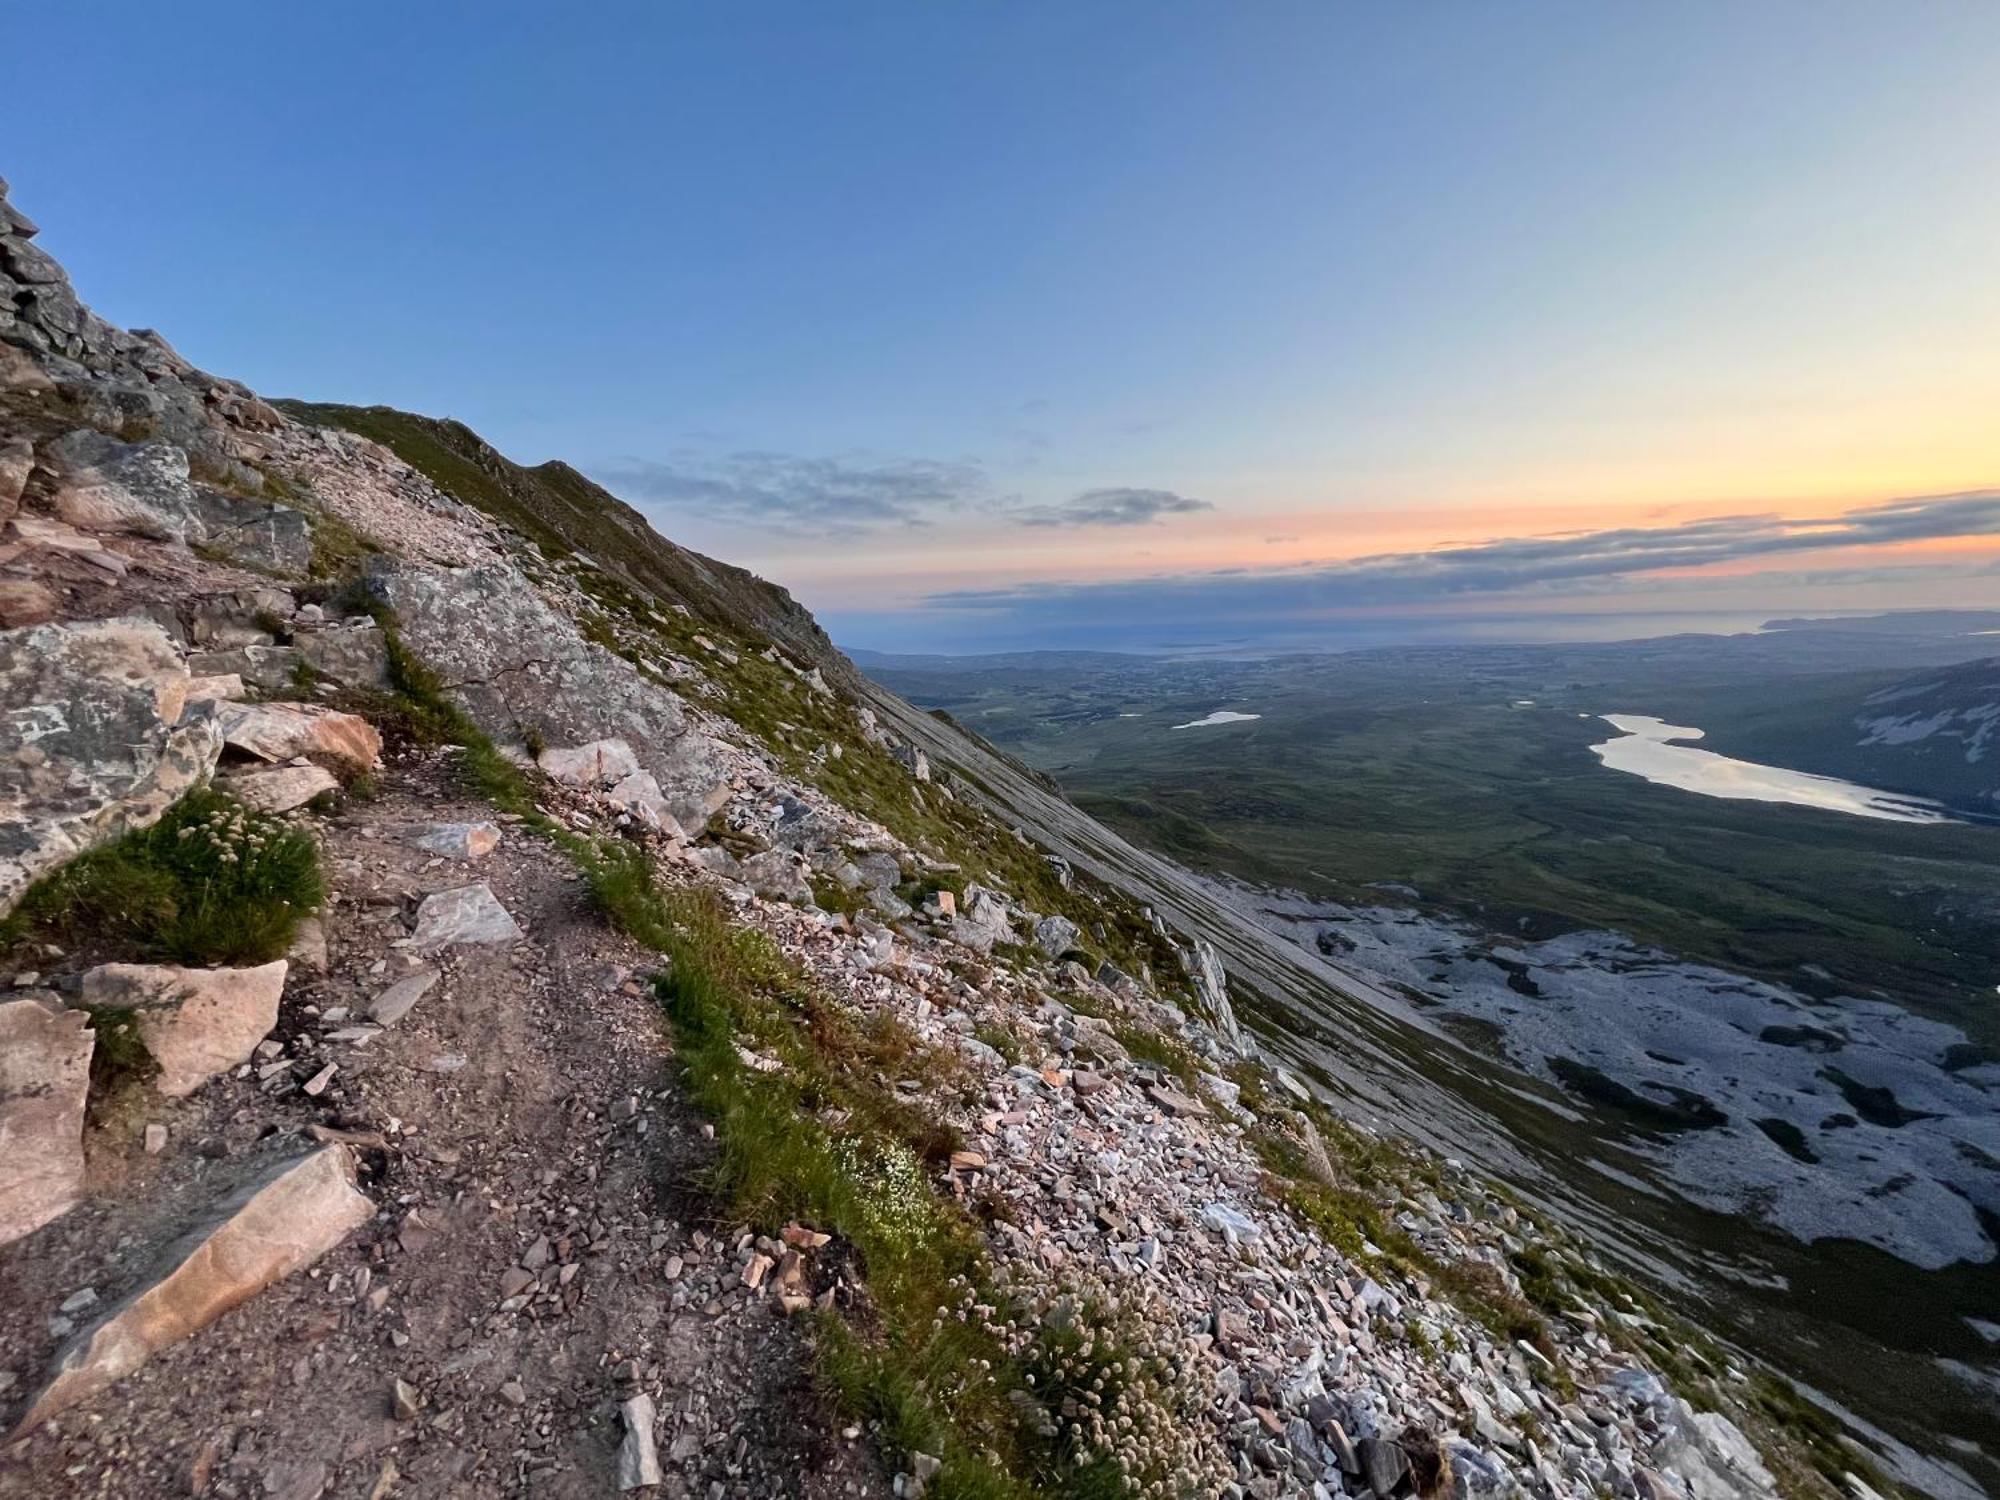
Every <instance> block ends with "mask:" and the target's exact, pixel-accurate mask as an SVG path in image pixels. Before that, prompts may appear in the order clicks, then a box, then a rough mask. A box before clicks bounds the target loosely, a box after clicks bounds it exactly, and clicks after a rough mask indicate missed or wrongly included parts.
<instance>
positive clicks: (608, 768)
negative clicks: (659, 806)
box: [535, 739, 639, 792]
mask: <svg viewBox="0 0 2000 1500" xmlns="http://www.w3.org/2000/svg"><path fill="white" fill-rule="evenodd" d="M535 764H536V765H538V766H540V767H541V769H542V774H543V775H545V776H547V777H548V778H549V779H550V780H552V781H560V782H561V783H562V784H563V785H564V786H573V787H577V788H579V789H581V790H583V791H592V792H595V791H602V790H603V789H604V788H606V787H608V786H612V785H614V784H615V783H617V782H621V781H623V780H625V779H626V778H627V777H628V776H632V775H634V774H636V773H637V772H638V769H639V757H638V756H636V755H634V754H633V753H632V747H631V746H630V745H628V744H626V743H625V741H623V740H619V739H609V740H593V741H592V742H591V743H589V744H587V745H575V746H570V747H564V748H559V747H556V746H553V745H552V746H550V747H549V748H548V749H546V750H544V751H543V752H542V753H541V754H540V755H538V756H536V757H535Z"/></svg>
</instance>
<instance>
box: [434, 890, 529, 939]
mask: <svg viewBox="0 0 2000 1500" xmlns="http://www.w3.org/2000/svg"><path fill="white" fill-rule="evenodd" d="M520 936H521V929H520V926H519V924H517V923H516V922H515V921H514V919H513V918H512V917H511V916H509V915H508V914H507V908H506V907H504V906H502V905H501V904H500V902H499V899H498V898H497V897H496V896H495V895H494V894H493V892H492V890H491V889H490V888H489V887H488V886H487V885H486V884H485V882H483V881H482V882H481V883H480V884H478V885H461V886H457V887H455V888H454V889H452V890H448V891H439V892H438V893H437V894H436V895H434V896H426V897H425V898H424V903H423V905H422V906H420V907H418V908H417V930H416V931H415V932H413V933H412V934H411V935H410V937H409V938H408V940H407V946H409V947H412V948H416V949H420V950H427V949H432V948H448V947H451V946H452V945H453V944H456V943H511V942H513V941H514V940H515V939H517V938H518V937H520Z"/></svg>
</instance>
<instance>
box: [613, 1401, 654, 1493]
mask: <svg viewBox="0 0 2000 1500" xmlns="http://www.w3.org/2000/svg"><path fill="white" fill-rule="evenodd" d="M618 1410H619V1415H620V1416H622V1417H623V1418H624V1420H625V1438H624V1441H622V1442H621V1443H619V1445H618V1488H619V1490H620V1492H621V1493H622V1492H623V1491H625V1490H638V1489H644V1488H646V1487H647V1486H648V1485H655V1484H660V1483H662V1482H663V1481H664V1479H665V1475H663V1474H662V1473H661V1472H660V1454H659V1450H658V1449H657V1448H655V1447H654V1445H653V1423H654V1422H655V1420H657V1417H658V1413H657V1412H656V1411H655V1410H654V1407H653V1398H652V1397H651V1396H648V1395H644V1394H641V1395H637V1396H633V1397H631V1398H630V1399H629V1400H627V1401H625V1402H624V1403H623V1404H622V1405H621V1406H620V1407H619V1409H618Z"/></svg>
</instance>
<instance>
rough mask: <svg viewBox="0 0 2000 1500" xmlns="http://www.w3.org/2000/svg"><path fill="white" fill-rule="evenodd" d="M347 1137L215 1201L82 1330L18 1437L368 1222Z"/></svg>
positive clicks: (24, 1419)
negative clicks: (141, 1282)
mask: <svg viewBox="0 0 2000 1500" xmlns="http://www.w3.org/2000/svg"><path fill="white" fill-rule="evenodd" d="M374 1211H375V1205H374V1204H372V1203H371V1202H369V1201H368V1199H367V1198H366V1197H365V1196H363V1195H362V1194H361V1193H360V1192H359V1191H358V1190H357V1189H356V1188H355V1186H354V1162H353V1158H352V1157H350V1156H349V1154H348V1152H347V1149H346V1148H345V1147H344V1146H324V1147H321V1148H320V1149H319V1150H317V1151H314V1152H312V1153H311V1154H310V1155H308V1156H305V1157H303V1158H297V1159H293V1160H288V1161H281V1162H279V1163H277V1164H276V1165H275V1166H273V1167H271V1168H269V1169H268V1170H266V1171H265V1172H264V1173H263V1174H262V1175H260V1176H258V1177H257V1178H255V1179H253V1180H252V1181H251V1182H249V1183H247V1184H245V1185H244V1187H243V1188H241V1189H240V1190H239V1191H238V1192H237V1193H235V1194H234V1195H233V1196H231V1197H230V1198H228V1199H227V1200H225V1201H224V1202H223V1203H221V1204H220V1205H218V1206H217V1207H216V1208H215V1209H214V1211H213V1212H212V1213H211V1214H210V1215H209V1216H208V1218H207V1219H205V1220H204V1221H203V1222H202V1223H201V1224H200V1225H199V1226H197V1227H196V1228H195V1229H194V1230H193V1231H191V1232H190V1233H189V1235H188V1236H187V1238H186V1239H185V1240H184V1241H183V1242H182V1243H181V1244H180V1245H179V1246H178V1247H177V1248H176V1250H175V1251H174V1253H173V1255H172V1256H171V1258H170V1260H169V1262H168V1264H167V1265H166V1266H165V1267H164V1268H163V1269H162V1271H161V1272H160V1273H159V1274H158V1275H157V1276H155V1277H154V1278H153V1279H152V1280H151V1281H149V1282H148V1283H147V1284H146V1285H145V1286H143V1287H141V1288H140V1289H139V1290H138V1291H136V1292H134V1293H133V1294H132V1295H131V1296H130V1297H128V1298H126V1299H125V1300H124V1301H123V1302H120V1303H118V1304H117V1305H116V1306H114V1307H112V1308H111V1309H110V1310H109V1311H107V1312H106V1313H105V1314H104V1315H103V1316H102V1317H101V1318H99V1319H98V1320H97V1322H96V1323H94V1324H93V1325H92V1326H91V1327H89V1328H87V1329H85V1330H84V1331H83V1332H81V1333H79V1334H78V1335H77V1336H76V1337H75V1339H73V1340H72V1341H71V1342H70V1343H69V1345H67V1346H66V1347H65V1348H64V1349H63V1351H62V1353H61V1354H60V1355H59V1356H58V1358H57V1360H56V1368H55V1374H54V1375H53V1376H52V1377H51V1378H50V1380H49V1381H48V1383H47V1384H46V1385H44V1386H43V1387H42V1389H41V1391H40V1392H39V1393H38V1394H37V1395H36V1396H35V1398H34V1400H33V1401H32V1402H30V1403H29V1405H28V1408H27V1410H26V1411H25V1412H24V1413H23V1414H22V1416H21V1419H20V1421H19V1422H18V1423H17V1424H16V1426H15V1429H14V1435H15V1436H16V1437H19V1436H21V1435H22V1434H24V1433H27V1432H31V1431H33V1430H34V1429H35V1428H37V1427H39V1426H41V1425H42V1424H43V1423H44V1422H46V1421H48V1420H49V1418H51V1417H53V1416H55V1415H56V1414H57V1413H59V1412H62V1411H66V1410H68V1409H69V1408H70V1407H72V1406H75V1405H76V1404H77V1403H78V1402H79V1401H83V1400H87V1399H88V1398H89V1397H91V1396H93V1395H95V1394H96V1393H97V1392H99V1391H101V1390H103V1389H104V1388H105V1387H107V1386H109V1385H112V1384H113V1383H115V1382H117V1381H119V1380H122V1379H123V1378H124V1377H125V1376H127V1375H129V1374H131V1373H132V1372H133V1371H134V1370H136V1369H138V1368H139V1366H140V1365H142V1364H144V1363H145V1362H146V1360H148V1359H150V1358H151V1357H152V1356H153V1355H154V1354H156V1353H158V1352H159V1351H160V1350H161V1349H164V1348H166V1347H167V1346H168V1345H170V1344H175V1343H178V1342H179V1341H180V1340H182V1339H184V1338H187V1337H188V1336H189V1335H191V1334H194V1333H197V1332H199V1331H200V1330H201V1329H203V1328H205V1327H207V1326H208V1325H209V1324H210V1323H212V1322H214V1321H215V1320H216V1319H217V1318H219V1317H221V1316H222V1315H223V1314H224V1313H226V1312H228V1311H229V1310H230V1309H231V1308H233V1307H236V1306H239V1305H240V1304H242V1303H244V1302H247V1301H249V1300H250V1298H252V1297H254V1296H256V1295H257V1293H259V1292H261V1291H262V1290H263V1289H264V1288H265V1287H267V1286H269V1285H271V1283H272V1282H274V1281H277V1280H279V1279H281V1278H282V1277H285V1276H289V1275H291V1274H292V1273H293V1272H295V1271H300V1270H303V1269H304V1268H305V1267H307V1266H309V1265H311V1264H312V1263H313V1262H314V1261H315V1260H317V1259H319V1257H320V1256H321V1255H323V1254H325V1253H326V1252H327V1251H328V1250H330V1249H332V1248H333V1247H334V1246H335V1245H337V1244H339V1243H340V1242H341V1241H342V1240H343V1239H345V1238H346V1237H347V1236H348V1234H349V1233H351V1232H352V1231H353V1230H354V1229H356V1228H358V1227H359V1226H360V1225H362V1224H364V1223H366V1222H367V1221H368V1219H369V1217H370V1216H371V1215H372V1214H373V1213H374Z"/></svg>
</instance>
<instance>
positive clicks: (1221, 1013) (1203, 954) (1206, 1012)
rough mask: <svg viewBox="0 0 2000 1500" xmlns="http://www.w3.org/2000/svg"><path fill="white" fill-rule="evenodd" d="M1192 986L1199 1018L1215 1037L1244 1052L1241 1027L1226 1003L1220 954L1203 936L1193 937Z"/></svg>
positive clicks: (1226, 978) (1227, 982)
mask: <svg viewBox="0 0 2000 1500" xmlns="http://www.w3.org/2000/svg"><path fill="white" fill-rule="evenodd" d="M1194 987H1195V997H1196V999H1197V1000H1198V1001H1199V1002H1200V1005H1201V1010H1202V1015H1203V1018H1204V1019H1205V1020H1206V1021H1207V1022H1208V1026H1209V1029H1210V1030H1211V1031H1213V1032H1214V1033H1215V1035H1216V1039H1217V1040H1218V1041H1220V1042H1222V1043H1223V1045H1225V1046H1227V1047H1228V1048H1230V1049H1231V1050H1232V1051H1234V1052H1239V1053H1241V1052H1244V1051H1245V1050H1246V1046H1247V1044H1246V1041H1245V1038H1244V1036H1243V1029H1242V1028H1241V1027H1240V1026H1238V1025H1237V1024H1236V1011H1235V1009H1234V1008H1233V1007H1231V1005H1230V1003H1229V980H1228V975H1227V974H1226V973H1225V971H1224V970H1223V967H1222V955H1221V954H1219V953H1217V952H1216V951H1215V947H1214V945H1213V944H1212V943H1210V942H1209V941H1208V940H1207V939H1205V938H1197V939H1195V945H1194Z"/></svg>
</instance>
